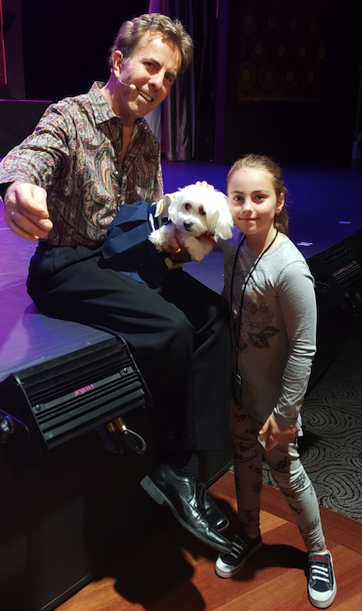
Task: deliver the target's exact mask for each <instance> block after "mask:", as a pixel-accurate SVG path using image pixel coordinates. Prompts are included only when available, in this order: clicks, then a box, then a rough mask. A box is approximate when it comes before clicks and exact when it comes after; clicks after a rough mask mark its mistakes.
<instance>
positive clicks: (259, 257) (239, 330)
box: [230, 229, 279, 370]
mask: <svg viewBox="0 0 362 611" xmlns="http://www.w3.org/2000/svg"><path fill="white" fill-rule="evenodd" d="M278 234H279V231H278V229H277V230H276V232H275V236H274V237H273V239H272V241H271V242H270V244H268V246H267V247H266V248H265V249H264V250H263V252H262V253H261V254H260V255H259V256H258V258H257V259H256V261H255V263H254V265H253V266H252V268H251V270H250V272H249V273H248V275H247V278H246V280H245V282H244V286H243V291H242V293H241V298H240V307H239V314H238V321H237V323H238V324H237V329H236V332H235V333H234V339H235V370H237V368H238V357H239V348H240V332H241V324H242V311H243V305H244V296H245V291H246V287H247V284H248V282H249V280H250V278H251V276H252V274H253V272H254V271H255V269H256V267H257V265H258V263H259V261H260V259H261V258H262V256H263V255H265V253H266V252H268V250H269V249H270V248H271V247H272V246H273V244H274V242H275V240H276V239H277V237H278ZM245 237H246V236H245V235H244V236H243V237H242V239H241V240H240V242H239V244H238V247H237V249H236V252H235V259H234V264H233V271H232V275H231V286H230V316H231V320H233V289H234V278H235V271H236V265H237V261H238V256H239V252H240V248H241V247H242V245H243V243H244V241H245ZM233 326H235V325H233Z"/></svg>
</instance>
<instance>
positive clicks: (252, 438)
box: [230, 403, 263, 538]
mask: <svg viewBox="0 0 362 611" xmlns="http://www.w3.org/2000/svg"><path fill="white" fill-rule="evenodd" d="M230 420H231V421H230V430H231V435H232V440H233V446H234V468H235V488H236V499H237V504H238V517H239V524H240V534H243V535H247V536H248V537H251V538H256V537H258V535H259V532H260V531H259V515H260V497H261V490H262V486H263V469H262V447H261V445H260V443H259V442H258V440H257V435H258V432H259V430H260V428H261V426H262V424H261V423H260V422H258V421H256V420H255V419H254V418H253V417H252V416H250V415H249V414H247V413H246V412H245V411H244V410H243V409H242V408H241V409H240V408H238V407H236V406H235V405H234V403H232V406H231V411H230Z"/></svg>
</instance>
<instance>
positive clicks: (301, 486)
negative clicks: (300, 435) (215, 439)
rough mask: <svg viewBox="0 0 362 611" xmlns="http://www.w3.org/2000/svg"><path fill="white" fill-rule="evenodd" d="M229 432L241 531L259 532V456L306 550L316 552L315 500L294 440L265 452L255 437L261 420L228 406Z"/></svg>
mask: <svg viewBox="0 0 362 611" xmlns="http://www.w3.org/2000/svg"><path fill="white" fill-rule="evenodd" d="M230 417H231V435H232V441H233V445H234V466H235V486H236V498H237V504H238V517H239V523H240V530H241V534H242V533H245V534H246V535H248V536H250V537H256V536H257V535H258V534H259V515H260V497H261V490H262V485H263V467H262V464H263V463H262V460H263V456H264V458H265V460H266V462H267V464H268V465H269V468H270V471H271V474H272V477H273V479H274V481H275V483H276V484H277V486H278V488H279V490H280V491H281V492H282V493H283V494H284V496H285V499H286V501H287V503H288V505H289V507H290V510H291V512H292V514H293V515H294V516H295V519H296V522H297V525H298V528H299V530H300V534H301V536H302V538H303V541H304V543H305V546H306V549H307V551H308V552H319V551H321V550H322V549H323V548H324V545H325V539H324V536H323V530H322V525H321V519H320V512H319V504H318V499H317V496H316V493H315V490H314V487H313V484H312V482H311V481H310V479H309V477H308V475H307V474H306V472H305V470H304V467H303V465H302V463H301V461H300V457H299V451H298V446H297V443H289V444H288V445H284V446H276V447H275V448H273V449H272V450H269V451H265V450H264V449H263V447H262V446H261V444H260V443H259V441H258V439H257V436H258V433H259V431H260V429H261V427H262V423H261V422H258V421H257V420H255V419H254V418H253V417H252V416H250V415H249V414H247V413H246V412H245V411H244V410H243V409H242V408H241V409H240V408H238V407H236V406H235V405H232V407H231V413H230Z"/></svg>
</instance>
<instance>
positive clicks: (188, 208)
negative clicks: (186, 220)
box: [185, 202, 192, 211]
mask: <svg viewBox="0 0 362 611" xmlns="http://www.w3.org/2000/svg"><path fill="white" fill-rule="evenodd" d="M191 208H192V206H191V204H189V203H187V202H186V204H185V210H187V211H189V210H191Z"/></svg>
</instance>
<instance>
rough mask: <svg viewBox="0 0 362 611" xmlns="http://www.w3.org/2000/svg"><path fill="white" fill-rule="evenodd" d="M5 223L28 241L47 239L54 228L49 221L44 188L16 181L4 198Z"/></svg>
mask: <svg viewBox="0 0 362 611" xmlns="http://www.w3.org/2000/svg"><path fill="white" fill-rule="evenodd" d="M4 204H5V221H6V223H7V225H8V226H9V227H10V229H11V231H12V232H13V233H15V234H16V235H18V236H20V237H21V238H25V239H26V240H33V241H34V240H38V239H39V238H46V236H47V235H48V233H49V231H50V230H51V228H52V227H53V223H52V222H51V220H50V219H49V213H48V207H47V193H46V191H45V189H43V187H37V186H36V185H33V184H31V183H27V182H20V181H16V182H13V183H11V184H10V185H9V187H8V189H7V191H6V193H5V198H4Z"/></svg>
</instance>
